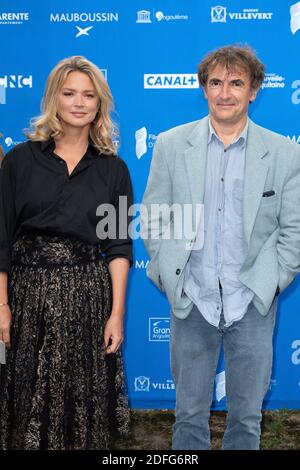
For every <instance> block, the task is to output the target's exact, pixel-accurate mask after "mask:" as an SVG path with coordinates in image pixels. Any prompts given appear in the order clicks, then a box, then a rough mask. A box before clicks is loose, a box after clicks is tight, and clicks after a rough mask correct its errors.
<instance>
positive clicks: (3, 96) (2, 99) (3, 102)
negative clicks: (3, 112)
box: [0, 85, 6, 104]
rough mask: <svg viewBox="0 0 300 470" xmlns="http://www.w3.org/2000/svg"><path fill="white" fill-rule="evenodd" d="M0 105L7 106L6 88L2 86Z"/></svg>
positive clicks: (0, 88)
mask: <svg viewBox="0 0 300 470" xmlns="http://www.w3.org/2000/svg"><path fill="white" fill-rule="evenodd" d="M0 104H6V87H5V86H4V85H0Z"/></svg>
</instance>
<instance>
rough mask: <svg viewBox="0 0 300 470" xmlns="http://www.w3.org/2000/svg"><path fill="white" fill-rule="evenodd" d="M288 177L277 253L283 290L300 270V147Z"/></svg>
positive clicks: (282, 206) (283, 198)
mask: <svg viewBox="0 0 300 470" xmlns="http://www.w3.org/2000/svg"><path fill="white" fill-rule="evenodd" d="M294 156H295V158H294V162H293V165H291V168H290V171H289V174H288V176H287V178H286V181H285V184H284V188H283V193H282V200H281V210H280V215H279V227H280V230H279V236H278V241H277V253H278V263H279V289H280V292H282V291H283V290H284V289H285V288H286V287H287V286H288V285H289V284H290V283H291V282H292V281H293V279H294V277H295V276H296V274H297V273H298V272H299V271H300V209H299V207H300V147H299V148H296V151H295V155H294Z"/></svg>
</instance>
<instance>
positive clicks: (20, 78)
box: [0, 75, 32, 88]
mask: <svg viewBox="0 0 300 470" xmlns="http://www.w3.org/2000/svg"><path fill="white" fill-rule="evenodd" d="M1 86H2V87H5V88H24V87H29V88H32V75H28V77H24V75H4V76H3V77H0V87H1Z"/></svg>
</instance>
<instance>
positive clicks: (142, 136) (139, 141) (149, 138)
mask: <svg viewBox="0 0 300 470" xmlns="http://www.w3.org/2000/svg"><path fill="white" fill-rule="evenodd" d="M156 139H157V135H155V134H148V132H147V129H146V127H145V126H144V127H141V128H140V129H138V130H137V131H136V133H135V154H136V157H137V158H138V159H140V158H141V157H142V156H143V155H145V154H146V153H147V150H148V149H152V148H153V147H154V144H155V142H156Z"/></svg>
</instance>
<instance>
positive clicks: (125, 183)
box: [101, 157, 133, 266]
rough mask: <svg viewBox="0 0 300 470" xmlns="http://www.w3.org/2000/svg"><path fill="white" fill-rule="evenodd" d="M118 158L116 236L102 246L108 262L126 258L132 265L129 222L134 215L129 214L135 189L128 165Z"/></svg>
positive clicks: (115, 200) (104, 241) (115, 195)
mask: <svg viewBox="0 0 300 470" xmlns="http://www.w3.org/2000/svg"><path fill="white" fill-rule="evenodd" d="M117 160H118V165H117V166H118V168H117V173H116V178H115V186H114V190H113V203H114V207H115V211H116V238H114V239H112V238H107V239H105V240H103V241H102V243H101V247H102V250H103V252H104V254H105V255H106V256H105V257H106V261H107V262H108V263H110V262H111V261H112V260H113V259H115V258H126V259H128V261H129V263H130V266H132V263H133V255H132V238H131V234H130V233H129V224H130V222H131V219H132V217H131V216H129V215H128V211H129V208H130V206H131V205H132V204H133V190H132V184H131V178H130V174H129V170H128V168H127V165H126V164H125V162H124V161H123V160H121V159H120V158H119V157H117Z"/></svg>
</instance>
